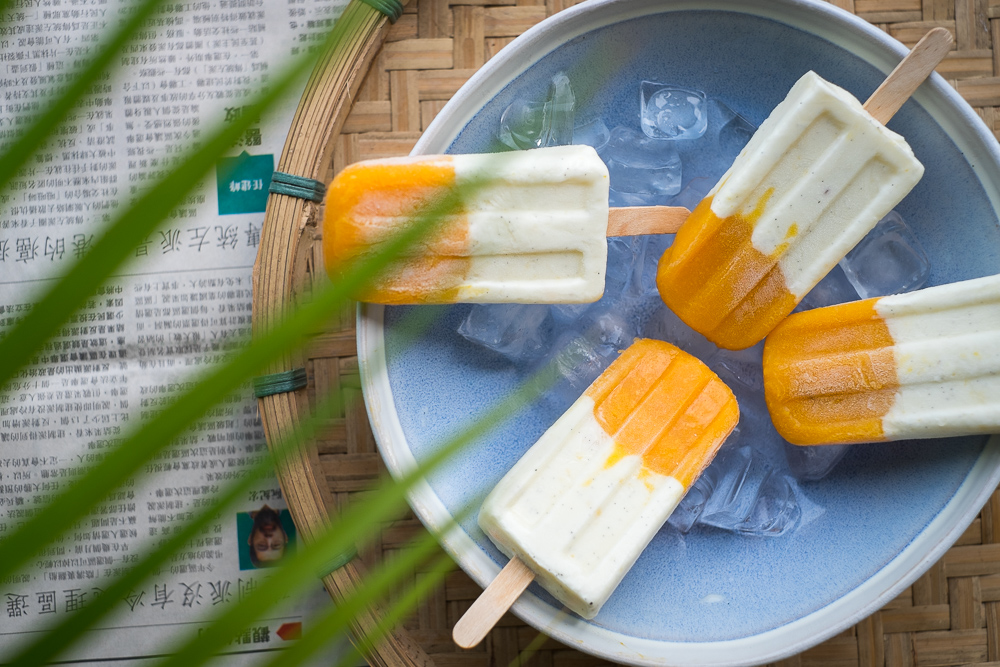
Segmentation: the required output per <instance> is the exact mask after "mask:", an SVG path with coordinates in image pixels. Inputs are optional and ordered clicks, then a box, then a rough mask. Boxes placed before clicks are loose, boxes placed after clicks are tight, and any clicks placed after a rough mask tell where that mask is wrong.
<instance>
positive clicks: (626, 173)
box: [601, 126, 681, 196]
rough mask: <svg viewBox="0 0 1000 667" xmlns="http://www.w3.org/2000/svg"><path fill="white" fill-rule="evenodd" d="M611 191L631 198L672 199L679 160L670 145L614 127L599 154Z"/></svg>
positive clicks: (677, 185)
mask: <svg viewBox="0 0 1000 667" xmlns="http://www.w3.org/2000/svg"><path fill="white" fill-rule="evenodd" d="M601 157H603V158H604V161H605V163H607V165H608V171H609V172H610V175H611V189H612V190H614V191H615V192H618V193H622V194H631V195H654V196H655V195H675V194H677V193H678V192H680V189H681V158H680V155H678V153H677V149H676V148H675V147H674V145H673V143H672V142H669V141H657V140H656V139H650V138H649V137H647V136H645V135H643V134H641V133H639V132H636V131H635V130H632V129H630V128H627V127H621V126H619V127H616V128H615V129H613V130H612V131H611V138H610V139H609V140H608V144H607V146H605V148H604V150H603V151H602V153H601Z"/></svg>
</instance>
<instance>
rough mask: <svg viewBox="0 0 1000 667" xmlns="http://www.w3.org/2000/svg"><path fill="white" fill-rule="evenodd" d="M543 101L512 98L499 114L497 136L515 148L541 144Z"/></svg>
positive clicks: (521, 148) (525, 148)
mask: <svg viewBox="0 0 1000 667" xmlns="http://www.w3.org/2000/svg"><path fill="white" fill-rule="evenodd" d="M544 116H545V103H544V102H527V101H525V100H514V101H513V102H511V103H510V105H509V106H508V107H507V108H506V109H504V110H503V113H502V114H500V130H499V132H498V133H497V138H498V139H500V141H501V142H502V143H503V144H504V145H506V146H509V147H510V148H513V149H515V150H527V149H529V148H538V147H540V146H541V145H542V125H543V118H544Z"/></svg>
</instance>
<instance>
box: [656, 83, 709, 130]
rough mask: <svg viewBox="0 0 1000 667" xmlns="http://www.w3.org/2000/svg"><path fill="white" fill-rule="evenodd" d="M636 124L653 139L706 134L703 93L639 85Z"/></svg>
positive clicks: (678, 88)
mask: <svg viewBox="0 0 1000 667" xmlns="http://www.w3.org/2000/svg"><path fill="white" fill-rule="evenodd" d="M639 105H640V106H639V109H640V111H639V122H640V125H641V127H642V131H643V132H644V133H645V134H646V136H648V137H650V138H653V139H697V138H698V137H700V136H701V135H703V134H705V128H706V127H708V115H707V113H706V109H705V93H703V92H700V91H697V90H691V89H690V88H682V87H681V86H674V85H671V84H665V83H656V82H655V81H643V82H642V84H641V85H640V86H639Z"/></svg>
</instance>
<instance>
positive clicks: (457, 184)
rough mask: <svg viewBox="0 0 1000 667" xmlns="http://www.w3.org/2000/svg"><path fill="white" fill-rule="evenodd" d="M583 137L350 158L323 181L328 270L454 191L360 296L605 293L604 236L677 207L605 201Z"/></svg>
mask: <svg viewBox="0 0 1000 667" xmlns="http://www.w3.org/2000/svg"><path fill="white" fill-rule="evenodd" d="M608 182H609V179H608V169H607V167H606V166H605V165H604V162H603V161H602V160H601V158H600V157H599V156H598V155H597V151H595V150H594V149H593V148H591V147H590V146H557V147H552V148H539V149H534V150H529V151H514V152H509V153H491V154H479V155H424V156H411V157H404V158H388V159H382V160H368V161H365V162H359V163H356V164H352V165H349V166H348V167H346V168H345V169H344V170H343V171H341V172H340V173H339V174H338V175H337V177H336V178H335V179H334V181H333V183H331V184H330V187H329V188H328V191H327V197H326V203H325V209H324V223H323V250H324V254H325V258H326V266H327V271H328V272H329V273H330V275H331V277H333V278H334V279H336V277H337V275H338V272H339V270H340V269H341V268H342V267H343V266H345V265H346V264H347V263H349V262H350V261H351V260H353V259H356V258H359V257H363V256H365V255H366V254H370V253H373V252H377V251H378V250H379V249H380V248H382V247H384V244H385V242H386V241H387V240H388V239H391V238H393V236H394V235H395V234H396V233H398V232H399V231H400V230H401V229H403V228H405V226H406V225H407V224H411V223H412V222H413V221H414V219H415V218H419V216H420V215H421V214H422V212H423V211H426V210H427V209H428V208H429V206H431V205H432V204H433V203H434V202H436V201H441V200H442V199H443V198H444V197H445V196H447V195H448V194H449V193H458V194H459V195H460V199H461V203H460V204H459V205H458V206H457V207H456V208H455V209H454V210H452V211H451V212H450V214H448V215H446V216H444V217H443V219H442V220H441V221H440V222H439V224H436V225H435V226H434V229H433V232H432V233H429V234H428V236H427V237H425V238H423V239H421V240H420V241H419V242H418V243H415V244H414V245H413V246H412V247H410V248H408V249H406V250H405V251H404V253H403V256H402V257H400V258H399V259H398V260H397V261H395V262H394V263H393V264H392V265H391V267H390V268H389V269H388V270H387V271H386V272H384V274H383V277H381V278H379V279H377V280H376V281H375V282H374V284H373V285H371V286H370V287H368V288H366V289H365V291H364V292H362V293H361V294H358V295H356V296H357V298H358V299H359V300H362V301H370V302H374V303H386V304H404V303H405V304H427V303H456V302H470V303H590V302H593V301H597V300H598V299H600V298H601V295H602V294H603V293H604V274H605V268H606V265H607V240H606V237H607V236H618V235H628V234H640V233H673V232H675V231H676V230H677V227H679V225H680V223H681V222H682V221H683V220H684V218H686V217H687V214H688V211H687V210H686V209H683V208H680V207H666V206H656V207H638V208H635V209H631V208H627V209H610V208H609V206H608V189H609V186H608Z"/></svg>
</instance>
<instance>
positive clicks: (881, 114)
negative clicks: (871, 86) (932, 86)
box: [864, 28, 954, 125]
mask: <svg viewBox="0 0 1000 667" xmlns="http://www.w3.org/2000/svg"><path fill="white" fill-rule="evenodd" d="M953 41H954V39H952V36H951V33H950V32H948V30H946V29H945V28H934V29H933V30H931V31H930V32H928V33H927V34H926V35H924V36H923V37H922V38H921V39H920V41H919V42H917V45H916V46H914V47H913V49H911V50H910V52H909V53H908V54H906V57H905V58H903V60H902V61H900V63H899V64H898V65H896V69H894V70H892V72H890V73H889V76H887V77H886V78H885V81H883V82H882V85H881V86H879V87H878V89H876V90H875V92H874V93H872V95H871V97H869V98H868V101H867V102H865V104H864V106H865V111H867V112H868V113H870V114H871V115H872V116H874V117H875V120H877V121H878V122H880V123H882V124H883V125H885V124H886V123H888V122H889V119H890V118H892V117H893V116H894V115H895V114H896V112H897V111H899V108H900V107H901V106H903V103H904V102H906V100H908V99H909V98H910V96H911V95H913V93H914V92H916V90H917V88H918V87H920V84H921V83H923V82H924V79H926V78H927V77H929V76H930V75H931V72H933V71H934V68H935V67H937V66H938V64H939V63H940V62H941V61H942V60H944V57H945V56H946V55H948V52H949V51H950V50H951V44H952V42H953Z"/></svg>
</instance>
